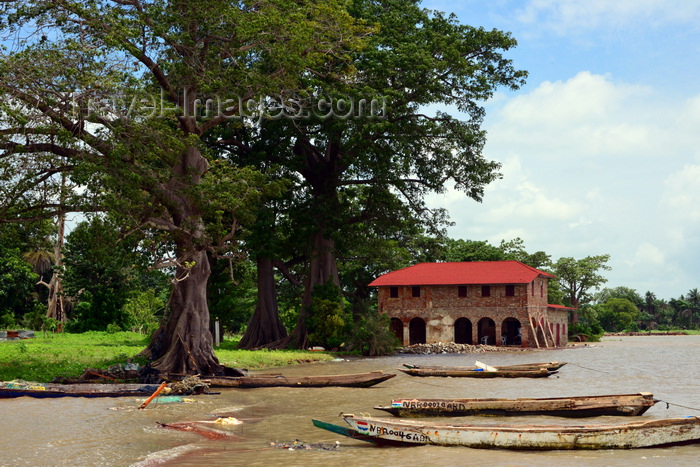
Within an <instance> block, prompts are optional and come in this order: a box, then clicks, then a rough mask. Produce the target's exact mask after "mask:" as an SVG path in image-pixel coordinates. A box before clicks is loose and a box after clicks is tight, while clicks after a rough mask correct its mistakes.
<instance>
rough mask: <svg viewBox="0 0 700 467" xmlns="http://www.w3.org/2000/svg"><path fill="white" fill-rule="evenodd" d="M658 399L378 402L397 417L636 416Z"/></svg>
mask: <svg viewBox="0 0 700 467" xmlns="http://www.w3.org/2000/svg"><path fill="white" fill-rule="evenodd" d="M657 402H658V400H657V399H654V396H653V394H651V393H649V392H639V393H636V394H614V395H606V396H576V397H548V398H538V399H534V398H520V399H475V398H472V399H394V400H392V401H391V406H378V407H375V409H377V410H383V411H385V412H389V413H390V414H392V415H394V416H397V417H431V416H444V417H461V416H467V415H508V416H510V415H551V416H556V417H598V416H602V415H613V416H616V415H620V416H636V415H642V414H643V413H644V412H646V411H647V410H649V408H650V407H653V406H654V404H656V403H657Z"/></svg>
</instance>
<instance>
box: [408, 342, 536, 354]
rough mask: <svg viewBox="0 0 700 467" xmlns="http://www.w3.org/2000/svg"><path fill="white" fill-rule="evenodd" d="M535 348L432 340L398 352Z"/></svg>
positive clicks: (463, 351)
mask: <svg viewBox="0 0 700 467" xmlns="http://www.w3.org/2000/svg"><path fill="white" fill-rule="evenodd" d="M531 350H537V349H531V348H525V347H502V346H501V347H498V346H495V345H471V344H456V343H454V342H434V343H432V344H413V345H409V346H406V347H402V348H401V349H399V351H398V352H399V353H407V354H447V353H484V352H512V351H531Z"/></svg>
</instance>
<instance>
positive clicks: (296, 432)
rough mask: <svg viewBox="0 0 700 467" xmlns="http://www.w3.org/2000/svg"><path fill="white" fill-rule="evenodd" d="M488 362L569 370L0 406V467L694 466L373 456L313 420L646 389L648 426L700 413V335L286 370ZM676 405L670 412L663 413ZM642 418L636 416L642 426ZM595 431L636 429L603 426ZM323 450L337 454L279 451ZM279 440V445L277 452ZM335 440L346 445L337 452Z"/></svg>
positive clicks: (470, 453)
mask: <svg viewBox="0 0 700 467" xmlns="http://www.w3.org/2000/svg"><path fill="white" fill-rule="evenodd" d="M475 360H479V361H482V362H485V363H489V364H491V365H509V364H517V363H527V362H534V361H566V362H569V364H568V365H566V366H564V367H563V368H562V369H561V370H560V372H559V373H558V374H557V375H554V376H551V377H549V378H538V379H529V378H521V379H503V378H494V379H471V378H418V377H410V376H408V375H405V374H403V373H399V374H398V376H396V377H395V378H393V379H390V380H388V381H385V382H383V383H381V384H379V385H378V386H375V387H373V388H367V389H353V388H321V389H313V388H265V389H228V390H226V389H224V390H222V391H221V394H220V395H216V396H204V397H198V398H196V400H195V401H194V402H189V403H184V404H167V405H166V404H160V405H150V406H149V407H148V408H147V409H146V410H136V408H137V407H138V406H139V404H140V402H141V401H138V400H135V399H130V398H104V399H83V398H63V399H44V400H42V399H31V398H26V397H23V398H18V399H4V400H0V466H19V465H32V466H39V465H41V466H51V465H72V466H76V465H78V466H83V465H84V466H92V465H105V466H149V465H163V466H174V465H178V466H179V465H193V466H194V465H198V466H199V465H214V466H216V465H236V466H246V467H254V466H265V467H270V466H273V467H276V466H324V467H326V466H354V465H363V466H373V467H379V466H423V465H431V466H460V465H475V466H492V465H499V466H500V465H507V466H550V465H561V466H574V465H576V466H637V465H642V466H656V465H663V466H674V465H679V466H686V465H687V466H695V465H700V444H696V445H690V446H678V447H670V448H656V449H642V450H602V451H590V452H589V451H578V452H569V451H556V452H515V451H505V450H479V449H470V448H463V447H439V446H416V447H410V448H396V447H382V448H379V447H375V446H374V445H372V444H369V443H364V442H362V441H356V440H351V439H349V438H343V437H341V436H339V435H335V434H333V433H330V432H326V431H323V430H320V429H317V428H314V427H313V425H312V424H311V419H312V418H318V419H321V420H324V421H327V422H332V423H337V424H340V425H344V422H343V421H342V419H340V418H339V417H338V414H339V413H341V412H349V413H356V414H359V413H369V414H372V415H375V416H390V415H389V414H386V413H384V412H380V411H377V410H374V409H373V407H374V406H375V405H387V404H389V403H390V401H391V399H392V398H400V397H410V398H413V397H424V398H428V397H434V398H452V397H546V396H575V395H592V394H613V393H627V392H639V391H647V392H652V393H653V394H654V396H655V397H656V398H657V399H660V400H662V401H663V402H660V403H658V404H656V405H655V406H654V407H652V408H651V409H650V410H649V411H648V412H647V413H646V414H645V415H643V416H642V417H641V418H643V419H653V418H667V417H683V416H688V415H700V336H663V337H656V336H654V337H615V338H606V339H605V340H603V342H600V343H596V344H593V345H591V346H586V347H580V348H567V349H557V350H539V351H531V352H530V351H528V352H521V351H513V352H503V353H500V352H499V353H495V352H494V353H473V354H446V355H396V356H391V357H380V358H367V359H353V360H348V361H338V362H328V363H319V364H311V365H302V366H295V367H289V368H284V369H281V370H279V371H280V372H284V373H285V374H290V375H291V374H340V373H359V372H364V371H370V370H383V371H385V372H394V373H398V372H396V371H395V370H396V368H399V367H400V366H401V365H402V364H403V363H417V364H433V365H472V364H474V361H475ZM666 403H668V404H666ZM219 417H235V418H236V419H238V420H240V421H242V422H243V423H242V424H240V425H227V426H224V427H222V428H221V429H224V430H227V431H229V432H230V433H231V434H232V435H234V436H233V437H231V438H230V439H226V440H209V439H205V438H203V437H202V436H200V435H198V434H196V433H191V432H183V431H175V430H170V429H164V428H162V427H160V425H159V424H158V423H159V422H160V423H176V422H183V421H206V422H210V421H213V420H216V419H217V418H219ZM636 418H639V417H636ZM461 420H463V421H474V420H476V421H477V422H481V423H484V422H486V423H489V422H494V423H496V422H501V421H508V422H518V423H543V424H545V423H552V422H554V423H569V424H577V423H579V424H580V423H581V421H580V420H579V421H576V420H568V419H558V418H550V417H517V418H508V419H506V418H503V417H487V418H485V417H464V418H462V419H461ZM588 420H589V421H590V422H592V423H603V422H609V421H631V419H630V418H628V417H599V418H597V419H593V420H590V419H588ZM295 440H299V441H301V442H303V443H320V444H321V446H323V447H327V448H328V450H325V449H320V448H315V449H310V450H306V449H295V450H290V449H287V448H280V447H276V446H280V445H285V444H290V443H293V442H294V441H295ZM271 442H275V443H276V446H272V445H271ZM336 442H339V444H337V443H336Z"/></svg>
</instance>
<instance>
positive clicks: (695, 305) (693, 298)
mask: <svg viewBox="0 0 700 467" xmlns="http://www.w3.org/2000/svg"><path fill="white" fill-rule="evenodd" d="M686 300H687V301H688V302H689V303H690V308H691V310H692V315H691V317H690V327H691V328H695V316H696V315H697V314H698V311H700V292H698V289H697V288H695V289H690V291H689V292H688V295H687V297H686Z"/></svg>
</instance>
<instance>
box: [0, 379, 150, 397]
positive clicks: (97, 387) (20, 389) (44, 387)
mask: <svg viewBox="0 0 700 467" xmlns="http://www.w3.org/2000/svg"><path fill="white" fill-rule="evenodd" d="M156 389H158V385H154V384H96V383H94V384H93V383H86V384H52V383H22V384H17V383H14V384H12V382H5V383H0V399H9V398H15V397H34V398H39V399H51V398H56V397H129V396H135V397H143V396H150V395H151V394H153V393H154V392H155V391H156Z"/></svg>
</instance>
